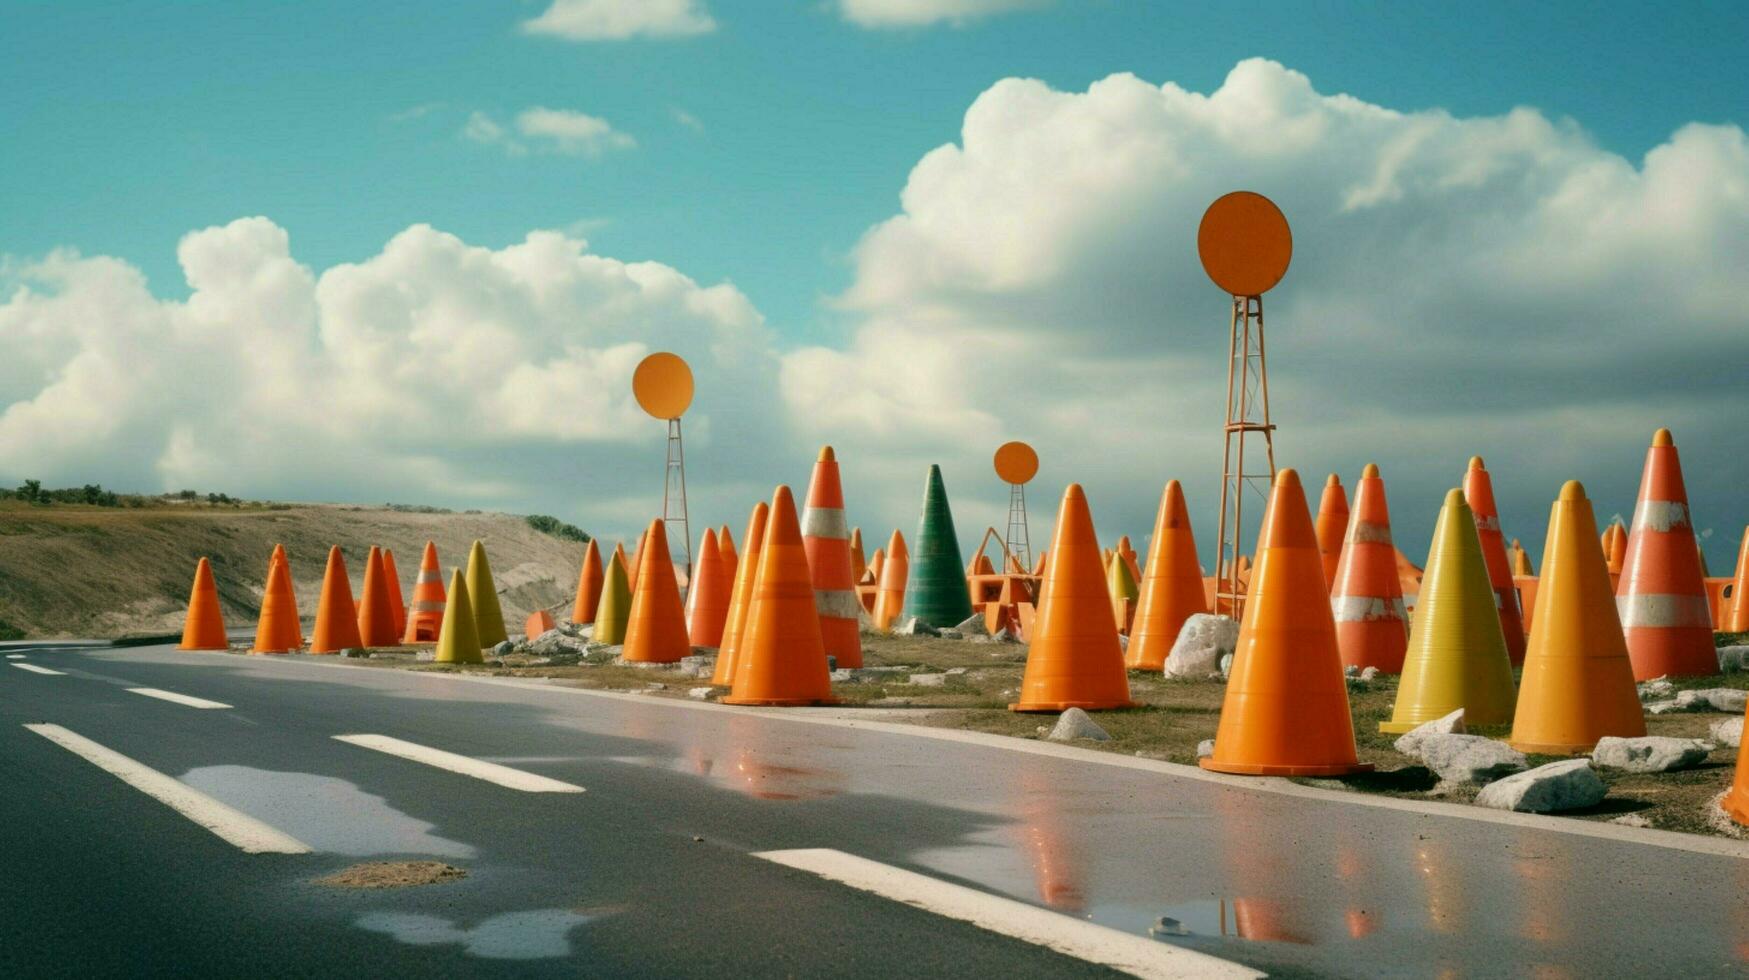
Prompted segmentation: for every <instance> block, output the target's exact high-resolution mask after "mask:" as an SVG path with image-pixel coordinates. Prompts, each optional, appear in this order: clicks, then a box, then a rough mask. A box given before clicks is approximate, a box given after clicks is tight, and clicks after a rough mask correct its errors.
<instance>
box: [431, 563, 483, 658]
mask: <svg viewBox="0 0 1749 980" xmlns="http://www.w3.org/2000/svg"><path fill="white" fill-rule="evenodd" d="M432 659H433V660H435V661H436V662H437V663H440V664H481V663H485V662H486V659H485V658H484V657H482V656H480V632H479V629H478V627H476V626H475V625H474V610H473V608H472V605H471V603H469V601H468V583H467V580H466V579H464V578H462V570H461V569H459V568H456V569H452V570H451V571H450V576H449V603H448V605H446V606H444V607H443V627H442V628H441V629H439V630H438V631H437V650H436V651H435V652H434V653H433V655H432Z"/></svg>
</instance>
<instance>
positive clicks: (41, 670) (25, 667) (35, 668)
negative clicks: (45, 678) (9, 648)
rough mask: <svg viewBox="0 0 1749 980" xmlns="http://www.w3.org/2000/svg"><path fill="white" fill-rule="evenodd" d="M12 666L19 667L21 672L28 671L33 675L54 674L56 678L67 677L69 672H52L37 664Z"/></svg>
mask: <svg viewBox="0 0 1749 980" xmlns="http://www.w3.org/2000/svg"><path fill="white" fill-rule="evenodd" d="M12 666H14V667H17V668H18V669H19V670H28V671H30V672H31V673H33V674H52V675H54V676H56V677H65V676H67V672H66V671H64V670H50V669H48V668H47V667H38V666H37V665H36V664H13V665H12Z"/></svg>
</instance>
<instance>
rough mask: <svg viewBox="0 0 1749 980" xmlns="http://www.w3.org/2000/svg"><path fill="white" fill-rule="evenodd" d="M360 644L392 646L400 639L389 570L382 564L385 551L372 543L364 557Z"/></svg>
mask: <svg viewBox="0 0 1749 980" xmlns="http://www.w3.org/2000/svg"><path fill="white" fill-rule="evenodd" d="M358 638H359V640H360V641H361V642H360V644H359V645H360V646H366V647H392V646H394V645H395V644H396V642H397V641H399V640H400V639H401V635H400V634H399V633H396V632H395V605H394V603H393V602H392V601H391V600H390V599H389V573H388V572H387V570H385V569H384V568H383V552H382V549H380V548H378V547H377V546H376V545H374V544H373V545H371V547H370V554H369V555H367V556H366V557H365V560H364V587H363V590H362V591H361V592H360V593H359V597H358Z"/></svg>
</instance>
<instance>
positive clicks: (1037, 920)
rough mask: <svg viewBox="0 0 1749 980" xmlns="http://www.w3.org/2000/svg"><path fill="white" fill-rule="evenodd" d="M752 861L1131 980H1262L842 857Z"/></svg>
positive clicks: (1171, 949) (1177, 949)
mask: <svg viewBox="0 0 1749 980" xmlns="http://www.w3.org/2000/svg"><path fill="white" fill-rule="evenodd" d="M753 856H754V857H756V858H763V859H764V860H767V861H771V862H774V863H776V864H781V865H784V866H786V867H790V868H795V869H797V870H799V871H806V872H808V873H809V874H814V875H819V876H820V877H822V878H825V879H827V880H828V881H836V882H838V883H840V884H844V885H849V886H850V887H851V888H855V889H858V890H859V891H865V892H870V893H872V894H875V895H879V896H880V897H882V898H887V899H892V900H893V901H895V902H903V903H905V904H906V905H913V906H916V907H917V908H920V909H923V910H924V911H926V912H934V913H935V914H936V915H940V916H945V917H947V918H949V919H958V920H959V921H961V922H969V923H971V924H972V925H975V926H977V927H978V928H980V929H986V930H988V931H990V932H994V933H998V934H1000V935H1003V936H1008V937H1009V938H1011V939H1018V940H1020V941H1021V942H1025V943H1031V944H1033V945H1034V946H1043V947H1045V948H1046V949H1051V950H1055V951H1057V952H1059V953H1062V954H1064V955H1065V956H1073V957H1075V958H1076V959H1078V960H1085V961H1087V962H1089V963H1098V964H1100V965H1101V966H1108V967H1111V968H1112V969H1114V970H1118V971H1120V972H1123V973H1127V974H1129V975H1131V976H1135V977H1261V976H1263V975H1264V974H1262V973H1259V972H1257V971H1256V970H1253V969H1251V968H1250V967H1248V966H1244V965H1242V964H1239V963H1233V962H1231V961H1228V960H1223V959H1220V958H1218V957H1214V956H1210V955H1208V954H1207V953H1199V952H1197V951H1196V950H1192V949H1185V948H1183V947H1181V946H1173V945H1171V944H1170V943H1163V942H1160V941H1158V940H1155V939H1149V938H1147V937H1145V936H1138V935H1133V934H1131V933H1127V932H1121V931H1119V930H1117V929H1111V928H1108V927H1106V926H1101V925H1094V924H1093V923H1091V922H1088V921H1086V920H1084V919H1074V918H1070V917H1069V916H1066V915H1059V914H1058V913H1056V912H1051V911H1048V910H1046V909H1041V908H1039V907H1037V906H1034V905H1028V904H1026V903H1025V902H1017V901H1015V900H1014V899H1012V898H1003V897H1002V896H1000V895H991V894H989V893H987V892H981V891H978V890H976V889H973V888H967V887H965V886H964V885H956V884H953V883H951V882H946V881H941V880H939V879H936V878H931V877H929V876H928V875H921V874H918V873H916V872H915V871H906V870H905V869H903V868H895V867H893V866H892V865H888V864H881V863H880V862H878V861H870V860H869V859H867V858H861V857H857V856H856V855H854V854H846V853H844V852H843V851H835V850H832V849H830V848H802V849H798V850H791V851H760V852H755V853H754V855H753Z"/></svg>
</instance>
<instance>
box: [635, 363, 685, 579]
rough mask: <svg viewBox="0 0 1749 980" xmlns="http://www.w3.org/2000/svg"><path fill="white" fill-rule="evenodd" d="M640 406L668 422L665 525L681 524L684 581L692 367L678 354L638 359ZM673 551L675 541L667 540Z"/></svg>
mask: <svg viewBox="0 0 1749 980" xmlns="http://www.w3.org/2000/svg"><path fill="white" fill-rule="evenodd" d="M632 394H633V395H635V396H636V397H637V399H638V405H639V406H640V407H642V408H643V410H644V411H646V412H648V413H650V415H652V416H654V417H655V418H659V419H663V420H664V421H666V422H667V423H668V466H667V468H666V469H665V470H663V473H662V526H663V527H664V528H667V529H669V530H670V531H671V530H672V529H673V527H674V525H675V523H676V522H678V523H679V524H680V554H683V555H685V556H686V566H685V567H686V572H685V582H686V583H687V584H688V586H690V585H691V582H692V524H691V523H690V522H689V521H688V520H687V516H686V451H685V449H684V447H683V446H682V445H681V442H680V416H681V415H683V414H685V413H686V409H687V407H688V406H690V405H691V404H692V369H691V368H689V367H687V366H686V361H685V359H684V358H682V357H681V356H680V355H679V354H670V353H667V352H666V351H661V352H658V353H655V354H651V355H650V356H649V357H646V358H644V359H643V360H642V361H639V362H638V367H637V370H635V371H633V372H632ZM668 545H669V547H668V553H669V554H671V555H672V554H674V553H675V550H674V542H673V540H672V539H670V541H669V542H668Z"/></svg>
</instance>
